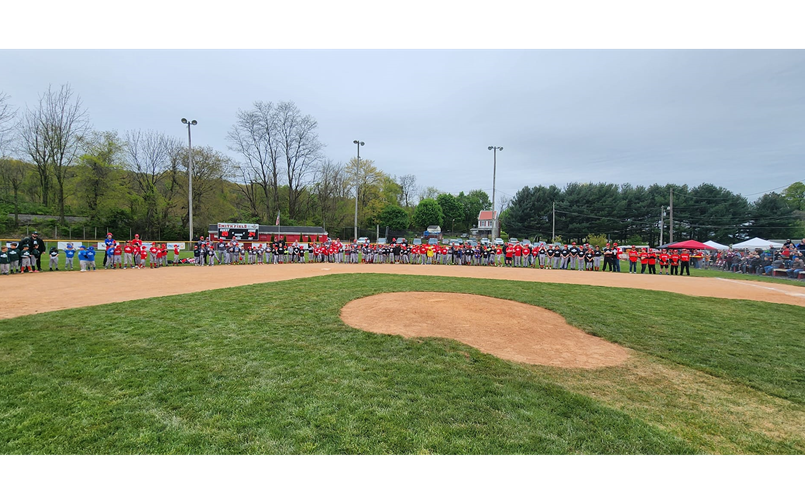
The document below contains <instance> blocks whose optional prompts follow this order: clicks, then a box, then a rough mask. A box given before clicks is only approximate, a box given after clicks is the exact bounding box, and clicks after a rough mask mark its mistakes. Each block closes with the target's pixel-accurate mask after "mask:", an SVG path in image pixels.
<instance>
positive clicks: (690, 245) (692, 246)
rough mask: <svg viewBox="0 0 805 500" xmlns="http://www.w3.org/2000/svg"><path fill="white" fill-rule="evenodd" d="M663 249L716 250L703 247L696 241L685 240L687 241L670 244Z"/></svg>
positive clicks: (707, 246) (706, 246) (702, 244)
mask: <svg viewBox="0 0 805 500" xmlns="http://www.w3.org/2000/svg"><path fill="white" fill-rule="evenodd" d="M665 248H674V249H678V250H681V249H683V248H687V249H688V250H716V249H715V248H713V247H711V246H709V245H705V244H704V243H700V242H698V241H696V240H687V241H680V242H678V243H671V244H670V245H666V246H665Z"/></svg>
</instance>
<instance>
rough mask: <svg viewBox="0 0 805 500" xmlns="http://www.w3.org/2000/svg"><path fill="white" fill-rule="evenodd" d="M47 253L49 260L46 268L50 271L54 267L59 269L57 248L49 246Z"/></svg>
mask: <svg viewBox="0 0 805 500" xmlns="http://www.w3.org/2000/svg"><path fill="white" fill-rule="evenodd" d="M48 254H49V255H50V262H49V265H48V269H49V270H50V271H52V270H54V269H55V270H57V271H58V270H59V249H58V248H56V247H50V252H48Z"/></svg>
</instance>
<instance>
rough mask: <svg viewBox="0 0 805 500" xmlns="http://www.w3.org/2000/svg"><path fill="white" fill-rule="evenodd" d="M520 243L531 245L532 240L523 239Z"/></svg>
mask: <svg viewBox="0 0 805 500" xmlns="http://www.w3.org/2000/svg"><path fill="white" fill-rule="evenodd" d="M520 243H522V244H523V245H531V240H523V241H521V242H520Z"/></svg>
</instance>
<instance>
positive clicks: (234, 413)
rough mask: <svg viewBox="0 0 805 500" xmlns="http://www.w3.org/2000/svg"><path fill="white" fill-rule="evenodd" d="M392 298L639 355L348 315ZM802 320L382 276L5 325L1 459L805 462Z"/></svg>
mask: <svg viewBox="0 0 805 500" xmlns="http://www.w3.org/2000/svg"><path fill="white" fill-rule="evenodd" d="M392 291H442V292H462V293H475V294H482V295H488V296H491V297H499V298H505V299H512V300H517V301H521V302H525V303H529V304H534V305H539V306H542V307H546V308H548V309H551V310H553V311H556V312H558V313H559V314H562V315H563V316H564V317H565V318H566V319H567V320H568V322H569V323H570V324H572V325H574V326H577V327H579V328H581V329H583V330H585V331H587V332H590V333H592V334H594V335H598V336H601V337H603V338H605V339H608V340H610V341H613V342H617V343H619V344H622V345H624V346H627V347H630V348H632V349H634V350H635V351H636V352H635V354H634V355H633V356H632V358H631V359H630V360H629V361H628V362H627V363H626V364H625V365H623V366H620V367H612V368H604V369H598V370H579V369H574V370H568V369H560V368H552V367H543V366H532V365H525V364H517V363H513V362H509V361H503V360H500V359H498V358H495V357H494V356H491V355H487V354H483V353H480V352H479V351H477V350H475V349H473V348H470V347H468V346H466V345H464V344H461V343H458V342H455V341H450V340H444V339H437V338H433V339H404V338H402V337H399V336H386V335H377V334H373V333H368V332H363V331H360V330H356V329H354V328H351V327H349V326H347V325H345V324H344V323H343V322H341V320H340V319H339V310H340V308H341V307H342V306H343V305H344V304H346V303H347V302H349V301H350V300H353V299H356V298H359V297H363V296H368V295H372V294H376V293H381V292H392ZM377 321H378V322H379V323H380V322H385V321H394V322H397V323H406V322H410V323H414V322H416V321H418V318H416V317H415V316H412V317H396V318H377ZM803 324H805V309H804V308H801V307H796V306H790V305H778V304H768V303H755V302H749V301H737V300H724V299H709V298H701V297H686V296H681V295H676V294H671V293H665V292H651V291H644V290H630V289H617V288H604V287H591V286H575V285H560V284H547V283H526V282H508V281H498V280H477V279H466V278H443V277H418V276H399V275H380V274H377V275H372V274H370V275H338V276H326V277H319V278H309V279H297V280H291V281H285V282H276V283H266V284H259V285H251V286H244V287H238V288H231V289H226V290H213V291H208V292H201V293H195V294H187V295H179V296H172V297H164V298H154V299H147V300H138V301H131V302H125V303H118V304H108V305H101V306H95V307H89V308H82V309H72V310H66V311H58V312H51V313H44V314H38V315H33V316H26V317H20V318H15V319H11V320H3V321H0V452H2V453H5V454H39V453H47V454H74V453H79V454H81V453H89V454H106V453H113V454H121V453H122V454H130V453H134V454H142V453H148V454H167V453H185V454H187V453H193V454H195V453H217V454H229V453H235V454H239V453H261V454H288V453H304V454H307V453H328V454H342V453H349V454H386V453H394V454H429V453H437V454H465V453H468V454H577V453H585V454H633V453H638V454H689V453H764V454H800V453H803V452H805V371H803V366H805V339H804V338H803V336H802V325H803ZM447 326H449V325H434V329H435V330H436V329H438V328H445V327H447ZM500 328H501V329H505V328H506V325H505V324H501V325H500Z"/></svg>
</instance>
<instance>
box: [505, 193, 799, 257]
mask: <svg viewBox="0 0 805 500" xmlns="http://www.w3.org/2000/svg"><path fill="white" fill-rule="evenodd" d="M672 196H673V213H672V211H671V197H672ZM672 214H673V239H674V241H683V240H688V239H694V240H698V241H707V240H714V241H717V242H720V243H724V244H729V243H735V242H738V241H743V240H745V239H748V238H752V237H762V238H767V239H768V238H772V239H778V238H783V239H784V238H802V237H805V225H804V224H803V220H805V185H803V183H802V182H796V183H794V184H792V185H790V186H789V187H788V188H786V189H785V190H784V191H783V193H781V194H778V193H775V192H770V193H766V194H764V195H763V196H761V197H760V198H758V199H757V200H756V201H754V202H752V203H750V202H749V201H748V200H747V199H746V198H745V197H743V196H741V195H739V194H735V193H732V192H730V191H729V190H727V189H725V188H722V187H718V186H714V185H712V184H701V185H699V186H695V187H689V186H688V185H684V184H683V185H676V184H665V185H659V184H652V185H651V186H648V187H645V186H632V185H630V184H623V185H617V184H607V183H597V184H587V183H584V184H583V183H575V182H574V183H570V184H568V185H567V186H566V187H565V188H563V189H562V188H559V187H557V186H554V185H551V186H548V187H545V186H535V187H528V186H526V187H523V188H522V189H520V191H518V192H517V194H516V195H515V196H514V198H513V199H512V200H511V201H510V202H509V204H508V206H507V208H506V209H505V210H504V211H503V212H502V213H501V227H502V229H503V230H505V231H507V232H508V233H510V234H517V235H521V237H529V238H536V239H538V240H539V239H542V240H548V241H551V238H552V237H553V235H556V239H557V240H560V241H563V242H570V241H571V240H573V241H582V240H584V239H585V238H587V235H591V234H596V235H601V234H603V235H605V236H606V238H607V239H608V240H610V241H618V242H625V243H629V244H631V243H635V244H651V245H658V244H659V242H660V235H661V232H662V236H663V242H664V243H668V242H669V241H670V236H671V235H670V233H671V230H672V227H671V216H672Z"/></svg>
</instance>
